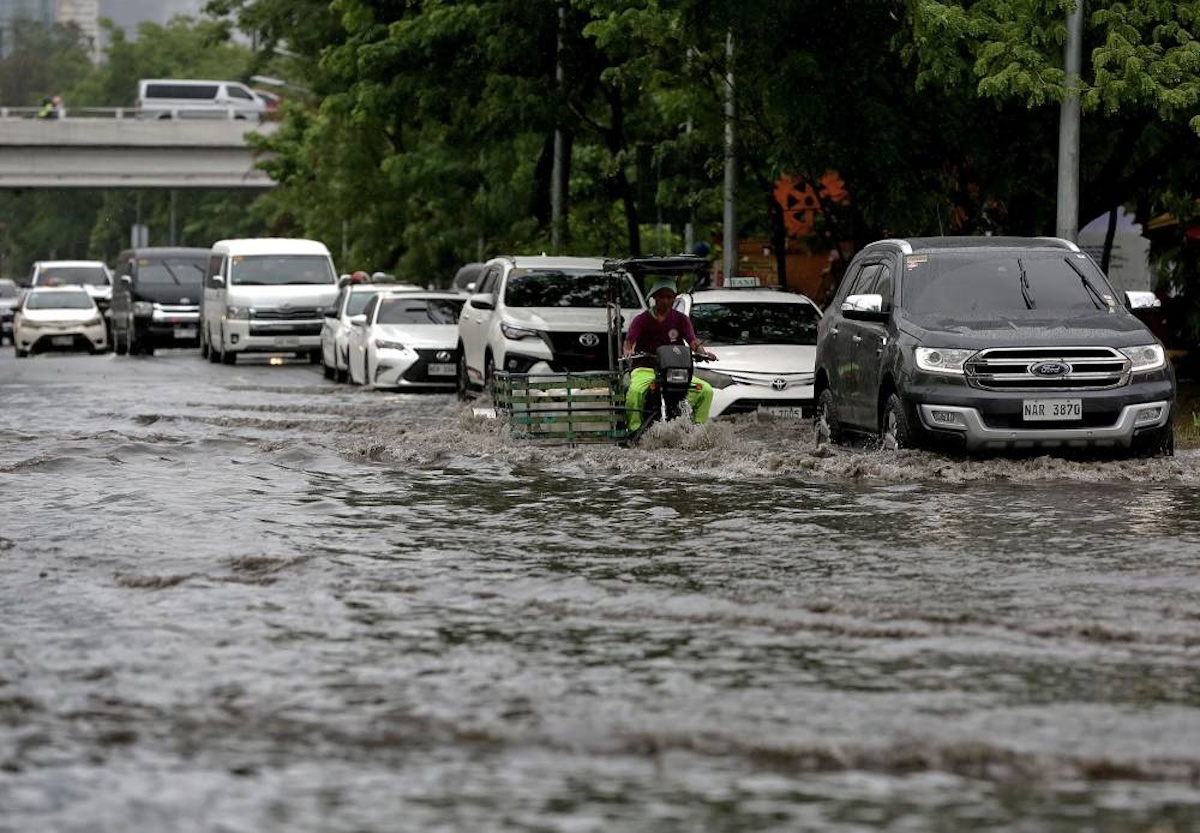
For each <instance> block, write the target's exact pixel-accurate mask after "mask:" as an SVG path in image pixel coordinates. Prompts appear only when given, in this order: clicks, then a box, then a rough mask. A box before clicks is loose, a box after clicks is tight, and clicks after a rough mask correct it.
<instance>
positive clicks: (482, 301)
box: [467, 292, 496, 309]
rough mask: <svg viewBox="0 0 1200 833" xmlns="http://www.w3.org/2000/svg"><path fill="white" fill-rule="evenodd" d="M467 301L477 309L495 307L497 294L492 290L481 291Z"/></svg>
mask: <svg viewBox="0 0 1200 833" xmlns="http://www.w3.org/2000/svg"><path fill="white" fill-rule="evenodd" d="M467 303H468V304H470V305H471V306H473V307H475V309H495V308H496V296H495V295H493V294H492V293H490V292H480V293H479V294H478V295H472V296H471V297H470V298H468V299H467Z"/></svg>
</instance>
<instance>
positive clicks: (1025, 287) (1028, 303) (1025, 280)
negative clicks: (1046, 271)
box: [1017, 258, 1037, 309]
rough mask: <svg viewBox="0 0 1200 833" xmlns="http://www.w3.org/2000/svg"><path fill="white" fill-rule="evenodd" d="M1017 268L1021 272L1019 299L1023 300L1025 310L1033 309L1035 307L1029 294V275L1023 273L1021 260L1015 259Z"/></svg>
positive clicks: (1023, 267)
mask: <svg viewBox="0 0 1200 833" xmlns="http://www.w3.org/2000/svg"><path fill="white" fill-rule="evenodd" d="M1017 268H1018V269H1020V270H1021V297H1022V298H1024V299H1025V309H1033V308H1034V307H1035V306H1037V305H1036V304H1034V303H1033V298H1032V297H1031V296H1030V294H1029V273H1028V272H1026V271H1025V264H1024V263H1022V262H1021V258H1017Z"/></svg>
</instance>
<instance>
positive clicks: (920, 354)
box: [916, 347, 975, 376]
mask: <svg viewBox="0 0 1200 833" xmlns="http://www.w3.org/2000/svg"><path fill="white" fill-rule="evenodd" d="M973 355H975V351H974V350H953V349H946V348H942V347H918V348H917V350H916V358H917V367H919V368H920V369H921V370H924V371H925V372H926V373H954V374H956V375H959V376H961V375H962V374H963V365H964V364H966V363H967V359H969V358H971V356H973Z"/></svg>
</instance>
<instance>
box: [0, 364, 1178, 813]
mask: <svg viewBox="0 0 1200 833" xmlns="http://www.w3.org/2000/svg"><path fill="white" fill-rule="evenodd" d="M655 430H656V432H658V433H656V434H654V435H650V436H648V437H647V441H646V442H645V443H644V444H643V445H642V446H640V447H638V448H634V449H623V448H618V447H606V446H584V447H579V448H563V447H549V448H547V447H539V446H533V445H530V444H528V443H522V442H519V441H515V440H513V439H511V438H508V437H507V436H506V430H505V427H504V426H503V424H501V423H498V422H497V421H495V420H488V419H481V418H478V417H475V416H474V412H473V410H472V409H471V408H470V407H469V406H462V405H460V404H459V403H458V402H456V401H455V399H454V398H453V396H450V395H442V394H435V395H417V394H394V393H383V392H377V391H367V390H363V389H360V388H351V387H348V386H344V385H341V386H339V385H335V384H333V383H332V382H327V381H325V380H324V379H323V378H322V376H321V373H320V368H319V367H316V366H310V365H306V364H298V363H294V362H292V363H285V364H284V365H282V366H271V365H269V364H267V363H265V362H262V361H259V362H255V363H249V364H239V365H237V366H234V367H225V366H221V365H213V364H209V363H207V362H204V361H202V360H201V359H200V358H199V357H198V355H197V354H196V353H195V352H189V351H178V352H165V353H160V355H158V356H155V357H137V358H133V357H116V356H112V355H108V356H94V357H93V356H39V357H34V358H31V359H25V360H20V361H18V360H16V359H15V358H13V357H12V354H11V352H10V351H8V350H7V349H6V350H5V351H4V353H3V355H2V356H0V501H2V504H3V515H2V516H0V517H2V520H0V830H2V831H5V833H8V831H22V833H24V832H25V831H55V833H58V831H81V832H82V831H88V832H89V833H90V832H91V831H154V833H159V832H160V831H230V833H233V832H235V831H236V832H237V833H240V832H241V831H246V833H262V832H263V831H287V832H288V833H293V831H320V833H326V831H333V832H334V833H338V832H340V831H346V833H351V832H352V831H353V832H354V833H363V832H364V831H469V832H470V833H474V832H475V831H561V832H562V833H591V831H596V833H600V831H603V832H604V833H614V832H615V831H655V833H657V832H658V831H688V833H691V831H755V833H759V832H760V831H832V833H851V831H853V832H854V833H858V832H859V831H905V832H906V833H907V831H913V833H917V832H918V831H947V833H949V832H950V831H967V830H969V831H1021V832H1022V833H1024V832H1026V831H1102V832H1104V833H1107V832H1108V831H1112V833H1118V831H1119V832H1120V833H1125V831H1142V832H1143V833H1183V831H1194V830H1200V555H1198V552H1200V547H1198V544H1200V492H1198V490H1197V485H1198V484H1200V456H1197V454H1195V453H1191V452H1184V453H1181V454H1180V455H1179V456H1177V457H1175V458H1174V459H1170V460H1149V461H1140V460H1139V461H1118V462H1095V461H1091V462H1089V461H1074V460H1058V459H1054V458H1050V457H1038V458H1032V459H1024V460H983V461H980V460H958V459H949V458H943V457H938V456H935V455H931V454H926V453H921V452H900V453H889V452H879V451H871V450H868V449H862V448H859V449H846V448H835V449H820V450H818V449H816V448H815V446H814V443H813V435H812V430H811V427H810V426H809V425H808V424H806V423H802V422H799V421H794V420H770V419H766V418H764V419H762V420H755V419H752V418H745V419H742V420H739V421H736V422H727V423H720V422H714V423H710V424H709V425H707V426H701V427H689V426H665V427H663V426H660V427H659V428H657V429H655Z"/></svg>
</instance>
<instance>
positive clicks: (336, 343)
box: [321, 277, 420, 382]
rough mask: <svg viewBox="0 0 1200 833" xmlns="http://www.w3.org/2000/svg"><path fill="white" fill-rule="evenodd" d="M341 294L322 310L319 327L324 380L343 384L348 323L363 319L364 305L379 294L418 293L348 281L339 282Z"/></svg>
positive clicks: (403, 286) (347, 360)
mask: <svg viewBox="0 0 1200 833" xmlns="http://www.w3.org/2000/svg"><path fill="white" fill-rule="evenodd" d="M340 285H341V290H340V291H339V292H338V296H337V300H336V301H334V302H333V306H331V307H329V308H328V309H326V310H325V320H324V321H323V322H322V324H321V364H322V365H323V367H324V370H325V378H326V379H334V380H336V381H338V382H345V381H346V380H347V379H348V378H349V372H350V370H349V368H350V331H351V330H353V329H354V328H353V326H352V325H351V324H350V320H351V319H352V318H354V316H356V315H362V312H363V310H364V309H365V308H366V306H367V302H368V301H370V300H371V298H373V297H374V296H375V295H376V294H378V293H380V292H391V291H394V290H396V289H406V290H407V289H419V288H420V287H416V286H411V285H409V284H395V283H390V284H388V283H355V282H352V281H351V280H350V279H349V278H348V277H347V278H343V279H342V280H341V281H340Z"/></svg>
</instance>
